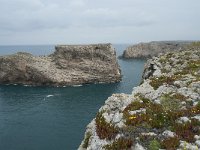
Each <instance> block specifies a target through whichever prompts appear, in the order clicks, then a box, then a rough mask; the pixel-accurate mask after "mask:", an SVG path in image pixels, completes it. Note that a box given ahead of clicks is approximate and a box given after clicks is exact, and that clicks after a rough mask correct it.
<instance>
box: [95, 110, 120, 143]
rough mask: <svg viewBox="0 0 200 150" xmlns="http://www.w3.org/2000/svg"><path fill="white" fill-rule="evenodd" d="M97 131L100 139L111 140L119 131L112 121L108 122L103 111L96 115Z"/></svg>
mask: <svg viewBox="0 0 200 150" xmlns="http://www.w3.org/2000/svg"><path fill="white" fill-rule="evenodd" d="M95 121H96V132H97V134H98V136H99V138H100V139H108V140H111V139H113V138H115V136H116V135H117V133H118V130H117V128H116V127H115V126H114V125H112V124H111V123H108V122H106V120H105V118H104V116H103V112H98V113H97V116H96V119H95Z"/></svg>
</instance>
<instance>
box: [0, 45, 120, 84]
mask: <svg viewBox="0 0 200 150" xmlns="http://www.w3.org/2000/svg"><path fill="white" fill-rule="evenodd" d="M55 49H56V50H55V52H54V53H53V54H51V55H49V56H33V55H31V54H29V53H23V52H19V53H17V54H13V55H8V56H1V57H0V83H1V84H10V83H11V84H28V85H53V86H64V85H77V84H84V83H100V82H103V83H111V82H118V81H120V80H121V73H120V69H119V65H118V63H117V59H116V52H115V50H114V48H113V47H112V45H111V44H96V45H60V46H56V48H55Z"/></svg>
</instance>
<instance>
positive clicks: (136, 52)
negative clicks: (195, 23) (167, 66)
mask: <svg viewBox="0 0 200 150" xmlns="http://www.w3.org/2000/svg"><path fill="white" fill-rule="evenodd" d="M191 43H192V42H190V41H153V42H149V43H139V44H135V45H132V46H129V47H127V48H126V50H125V51H124V53H123V55H122V58H126V59H131V58H152V57H153V56H158V55H159V54H160V53H167V52H173V51H180V50H184V49H187V46H188V45H190V44H191Z"/></svg>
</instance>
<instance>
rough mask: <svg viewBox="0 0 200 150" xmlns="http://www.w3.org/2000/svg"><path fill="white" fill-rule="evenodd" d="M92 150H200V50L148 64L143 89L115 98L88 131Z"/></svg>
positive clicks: (87, 143) (87, 146)
mask: <svg viewBox="0 0 200 150" xmlns="http://www.w3.org/2000/svg"><path fill="white" fill-rule="evenodd" d="M86 149H87V150H97V149H98V150H101V149H105V150H125V149H132V150H146V149H148V150H158V149H167V150H175V149H179V150H182V149H187V150H197V149H200V49H199V48H193V49H191V50H188V51H181V52H169V53H167V54H165V55H160V56H159V57H153V58H152V59H150V60H148V61H147V63H146V65H145V70H144V74H143V81H142V83H141V85H139V86H137V87H135V88H134V89H133V92H132V94H130V95H128V94H113V95H112V96H111V97H109V98H108V99H107V100H106V102H105V104H104V105H103V106H102V107H101V108H100V109H99V112H98V113H97V115H96V117H95V118H94V119H93V120H92V121H91V123H90V124H89V125H88V126H87V128H86V132H85V136H84V140H83V141H82V143H81V145H80V147H79V150H86Z"/></svg>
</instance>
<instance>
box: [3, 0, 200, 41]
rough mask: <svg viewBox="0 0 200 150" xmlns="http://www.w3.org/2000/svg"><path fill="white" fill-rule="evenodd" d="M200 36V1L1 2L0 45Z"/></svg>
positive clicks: (11, 0)
mask: <svg viewBox="0 0 200 150" xmlns="http://www.w3.org/2000/svg"><path fill="white" fill-rule="evenodd" d="M153 40H200V0H0V45H10V44H12V45H13V44H81V43H101V42H111V43H136V42H141V41H142V42H145V41H153Z"/></svg>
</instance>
